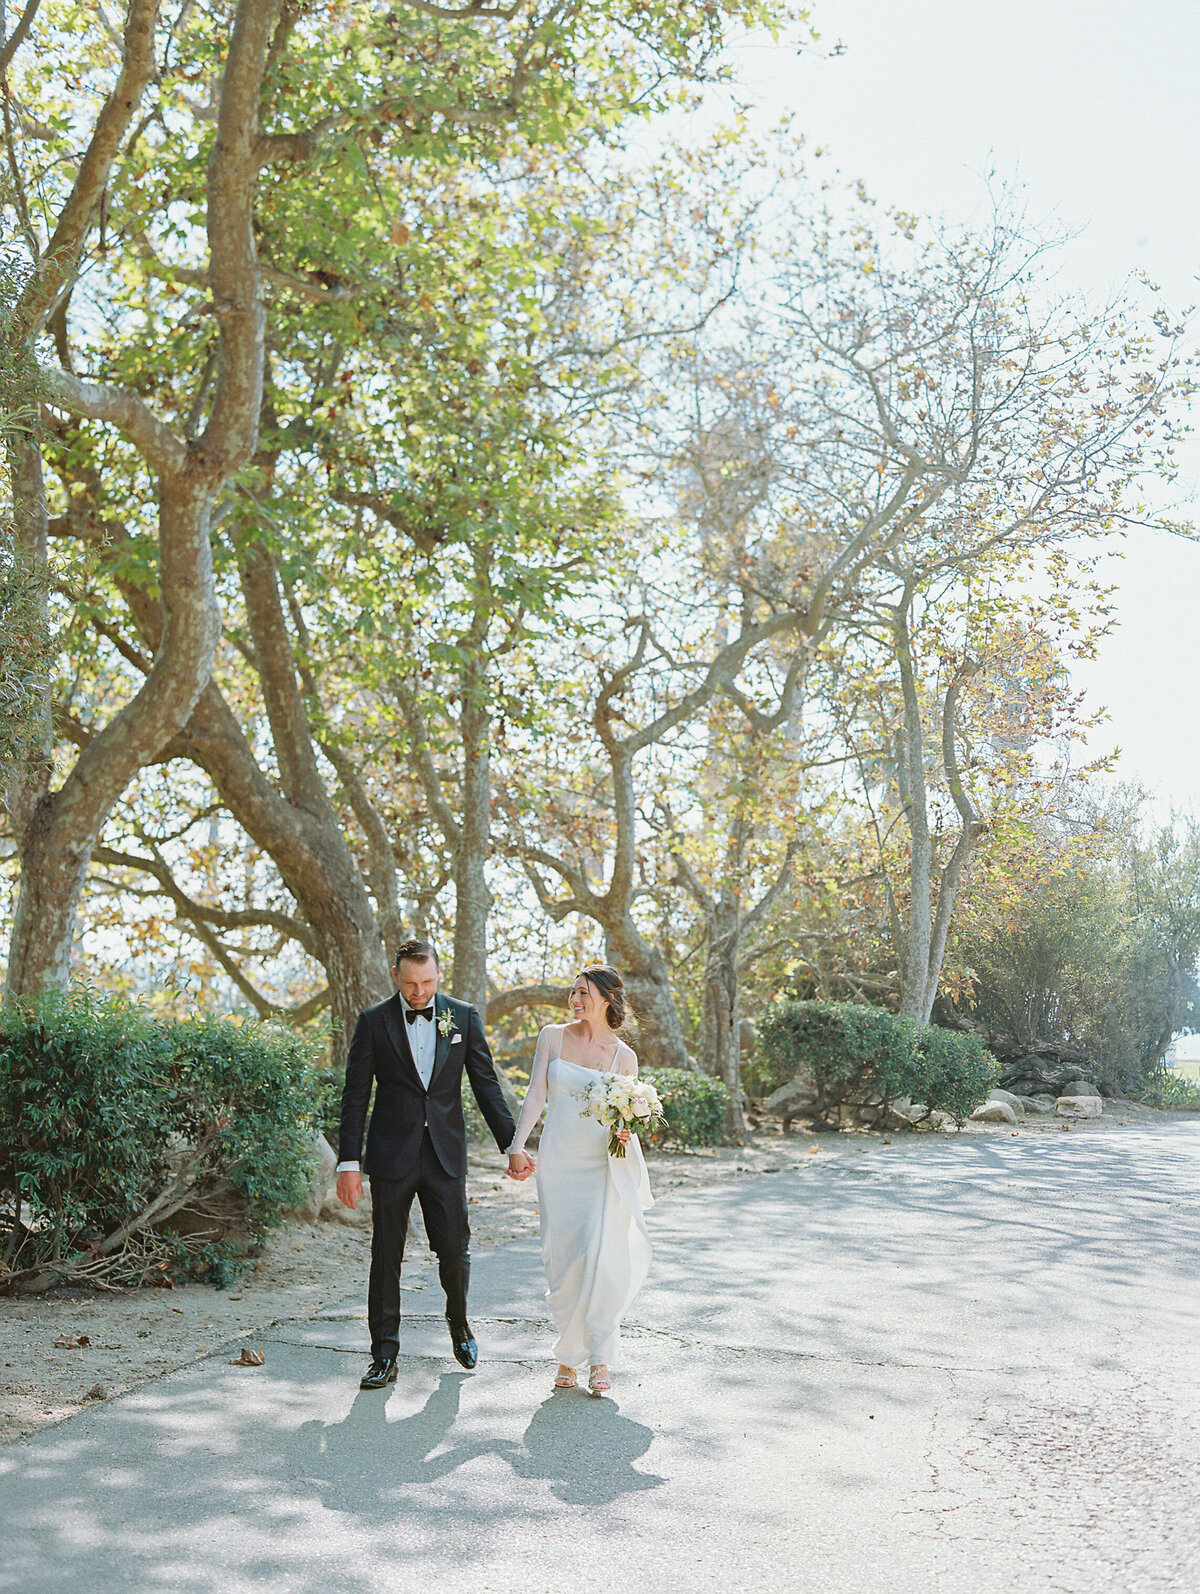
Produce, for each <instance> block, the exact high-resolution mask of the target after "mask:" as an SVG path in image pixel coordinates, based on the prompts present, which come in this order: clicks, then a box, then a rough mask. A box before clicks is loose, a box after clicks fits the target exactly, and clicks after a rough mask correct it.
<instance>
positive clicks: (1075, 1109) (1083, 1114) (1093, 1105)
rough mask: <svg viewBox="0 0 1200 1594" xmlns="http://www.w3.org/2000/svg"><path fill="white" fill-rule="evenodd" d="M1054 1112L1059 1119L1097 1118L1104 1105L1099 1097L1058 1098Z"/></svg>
mask: <svg viewBox="0 0 1200 1594" xmlns="http://www.w3.org/2000/svg"><path fill="white" fill-rule="evenodd" d="M1054 1111H1055V1112H1056V1113H1057V1115H1058V1116H1059V1117H1060V1118H1099V1117H1100V1115H1101V1114H1102V1113H1103V1111H1104V1103H1103V1102H1102V1101H1101V1100H1100V1098H1099V1096H1060V1097H1059V1098H1058V1100H1057V1101H1056V1102H1055V1103H1054Z"/></svg>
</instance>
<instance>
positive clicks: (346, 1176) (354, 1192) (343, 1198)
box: [337, 1168, 363, 1212]
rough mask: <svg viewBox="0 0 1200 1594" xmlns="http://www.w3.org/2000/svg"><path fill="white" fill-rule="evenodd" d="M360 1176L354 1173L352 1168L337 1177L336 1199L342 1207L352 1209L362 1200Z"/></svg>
mask: <svg viewBox="0 0 1200 1594" xmlns="http://www.w3.org/2000/svg"><path fill="white" fill-rule="evenodd" d="M362 1193H363V1188H362V1174H361V1173H355V1172H354V1170H353V1168H347V1169H346V1171H345V1172H344V1173H339V1174H338V1177H337V1198H338V1200H339V1201H340V1202H341V1203H342V1205H343V1206H344V1207H349V1208H350V1210H351V1211H352V1212H353V1210H354V1208H355V1207H356V1206H357V1205H358V1203H359V1202H360V1201H361V1200H362Z"/></svg>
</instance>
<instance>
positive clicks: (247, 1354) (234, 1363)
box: [229, 1345, 267, 1367]
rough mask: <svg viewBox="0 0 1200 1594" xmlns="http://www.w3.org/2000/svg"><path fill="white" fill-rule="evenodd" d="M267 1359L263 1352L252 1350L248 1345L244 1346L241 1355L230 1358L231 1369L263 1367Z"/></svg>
mask: <svg viewBox="0 0 1200 1594" xmlns="http://www.w3.org/2000/svg"><path fill="white" fill-rule="evenodd" d="M266 1359H267V1358H266V1357H265V1356H264V1355H263V1353H262V1351H260V1350H251V1349H250V1347H249V1346H248V1345H243V1346H242V1349H241V1354H240V1355H238V1356H231V1357H230V1359H229V1365H230V1366H231V1367H261V1366H262V1365H263V1363H264V1362H265V1361H266Z"/></svg>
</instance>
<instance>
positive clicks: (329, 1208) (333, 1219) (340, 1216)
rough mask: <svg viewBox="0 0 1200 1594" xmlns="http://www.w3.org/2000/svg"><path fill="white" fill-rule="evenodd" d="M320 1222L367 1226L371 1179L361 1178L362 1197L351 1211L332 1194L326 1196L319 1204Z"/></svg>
mask: <svg viewBox="0 0 1200 1594" xmlns="http://www.w3.org/2000/svg"><path fill="white" fill-rule="evenodd" d="M320 1220H321V1222H322V1223H344V1224H345V1225H346V1227H347V1228H348V1229H361V1228H369V1227H370V1223H371V1181H370V1179H364V1180H363V1193H362V1199H361V1200H360V1201H359V1203H358V1205H357V1206H356V1207H355V1208H354V1210H353V1211H351V1209H350V1208H349V1207H346V1206H343V1205H342V1203H341V1202H340V1201H339V1200H338V1198H337V1196H336V1195H334V1194H332V1193H331V1194H329V1195H328V1196H326V1198H325V1200H324V1202H323V1203H322V1205H321V1211H320Z"/></svg>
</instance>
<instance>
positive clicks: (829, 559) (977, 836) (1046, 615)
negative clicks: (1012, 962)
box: [687, 174, 1192, 1022]
mask: <svg viewBox="0 0 1200 1594" xmlns="http://www.w3.org/2000/svg"><path fill="white" fill-rule="evenodd" d="M767 221H768V223H769V225H767V226H766V228H765V236H764V237H763V238H762V239H761V240H760V247H761V249H762V250H763V252H764V253H765V255H766V256H767V258H768V259H769V260H770V261H771V262H773V263H774V270H773V271H772V273H771V274H770V275H769V276H766V275H764V276H763V277H762V278H761V279H760V280H759V281H758V282H757V283H756V284H755V287H754V289H753V291H752V292H751V293H750V294H749V295H748V298H749V301H750V302H749V304H748V306H747V308H746V309H745V310H744V311H742V312H740V317H739V319H738V320H737V321H736V322H735V324H734V325H733V326H732V327H731V326H729V325H728V323H726V324H724V325H722V326H720V327H718V328H716V329H715V331H716V334H717V336H716V337H715V338H713V339H711V340H710V342H709V343H708V345H707V346H705V345H704V344H703V343H701V342H698V343H697V345H696V347H695V348H694V349H690V350H689V351H688V355H687V357H688V360H689V361H690V363H691V367H692V368H693V369H697V370H699V371H700V372H701V377H702V380H699V381H694V382H693V386H694V388H695V389H696V390H697V391H698V392H700V393H701V395H702V396H703V403H702V404H701V405H699V406H695V407H694V411H695V414H696V415H697V417H698V420H697V421H695V422H693V427H692V433H691V436H692V437H693V438H695V437H697V436H699V435H701V429H702V428H706V429H707V432H708V433H709V434H711V433H712V432H713V430H714V428H715V427H716V426H717V425H721V426H723V427H724V435H725V436H727V437H732V438H734V439H735V440H736V447H735V448H734V449H733V450H732V459H733V471H734V480H735V481H736V480H737V478H738V477H739V476H745V474H746V472H747V471H748V469H749V467H750V466H751V465H754V464H756V477H755V479H756V480H757V482H758V483H759V486H758V489H757V492H756V495H755V497H754V500H753V502H752V504H751V505H750V508H749V512H748V513H747V512H744V511H743V510H741V509H738V511H737V513H736V514H735V515H734V516H733V517H732V518H731V517H729V516H728V515H726V516H725V517H724V518H725V520H726V522H727V523H729V524H731V525H733V524H736V525H737V526H738V527H739V528H741V527H743V526H745V527H749V528H751V530H752V537H751V538H750V539H749V540H748V538H747V533H746V531H745V530H744V529H739V531H738V536H737V539H736V540H734V541H732V542H730V544H729V546H730V548H731V551H732V553H733V554H734V555H735V556H736V561H737V565H738V566H740V568H741V569H742V571H743V572H744V573H745V574H746V575H747V576H751V575H752V580H753V590H754V591H755V593H756V594H757V595H758V598H759V601H765V600H768V599H774V600H775V601H781V600H782V599H783V597H784V596H785V595H786V597H787V600H788V601H789V602H790V603H792V604H794V605H795V606H796V607H797V608H800V609H803V610H804V612H805V616H806V618H805V622H804V626H803V628H802V634H803V635H805V636H806V637H807V638H809V639H810V641H811V642H812V643H813V644H815V645H820V646H823V647H828V648H832V649H833V650H834V653H836V654H838V655H839V656H845V657H847V658H850V657H852V656H853V654H854V649H855V647H856V646H857V645H858V639H860V638H863V637H869V638H870V643H869V648H868V651H871V653H872V658H873V660H874V664H873V665H872V668H875V669H877V670H878V671H879V672H880V677H879V678H880V680H881V681H882V680H884V679H886V680H887V681H888V682H889V686H888V688H887V690H886V691H884V692H883V695H882V696H881V698H880V702H881V703H883V702H884V701H885V700H886V701H887V703H888V707H887V709H886V711H884V715H883V717H884V720H885V725H884V729H885V730H886V735H885V736H884V737H883V744H884V745H886V746H887V747H888V748H890V752H889V753H888V754H887V758H888V760H889V770H890V774H889V777H888V779H889V781H890V790H891V791H892V792H893V793H894V802H895V822H896V823H898V824H899V827H900V829H901V831H902V832H903V834H904V838H905V846H904V852H905V856H906V858H907V864H906V877H905V879H904V882H903V886H902V888H901V887H900V886H899V884H898V882H895V881H894V879H893V877H892V873H891V871H892V869H893V866H892V865H889V887H888V904H889V917H890V923H891V929H892V934H893V937H894V940H895V943H896V955H897V957H898V960H899V982H900V988H899V1003H900V1007H901V1010H902V1011H903V1012H905V1013H907V1014H909V1015H910V1016H912V1017H915V1018H917V1019H919V1020H920V1021H922V1022H924V1021H927V1020H928V1017H929V1014H930V1012H931V1010H932V1004H933V1000H934V997H935V995H936V991H937V985H938V979H939V974H940V969H941V964H942V959H943V956H944V951H945V944H946V934H947V931H948V926H949V923H950V920H951V917H952V915H953V910H954V902H955V894H956V891H957V888H958V884H959V882H960V880H961V878H962V874H963V870H964V868H965V867H966V864H967V861H968V859H969V858H970V856H971V854H972V852H973V851H974V849H975V848H976V847H977V846H978V845H979V842H980V840H981V838H982V836H983V835H984V833H985V830H986V828H987V826H988V823H989V820H988V819H987V818H985V817H984V815H983V814H982V812H981V810H980V805H979V802H978V800H977V799H976V797H975V795H974V794H973V790H972V783H971V779H970V771H969V769H968V768H967V766H966V765H965V764H964V755H963V752H962V742H963V737H964V735H965V734H966V731H965V725H966V719H965V716H966V715H967V713H968V704H973V705H974V712H975V715H976V722H977V723H978V718H979V713H980V707H979V706H980V705H981V704H982V703H984V701H985V700H987V699H989V698H990V700H991V701H993V702H994V703H996V704H997V705H999V706H1000V708H1001V710H1002V713H1006V712H1008V708H1009V707H1010V706H1011V704H1009V703H1008V701H1007V698H1008V697H1009V696H1011V694H1012V692H1016V691H1017V689H1016V687H1011V690H1010V686H1006V684H1005V683H1006V682H1008V683H1012V682H1014V681H1020V680H1024V681H1025V682H1026V683H1027V685H1026V688H1023V689H1022V690H1024V691H1025V696H1026V697H1027V698H1028V700H1029V702H1030V704H1031V705H1033V706H1032V707H1031V709H1030V713H1031V716H1032V717H1034V718H1036V717H1037V716H1038V715H1039V714H1040V715H1042V719H1041V721H1040V722H1039V724H1038V726H1037V728H1036V733H1035V732H1034V731H1032V730H1031V732H1030V737H1031V739H1032V738H1034V737H1035V734H1036V735H1050V734H1052V731H1053V728H1054V726H1055V725H1056V724H1057V723H1058V721H1059V719H1060V718H1062V717H1064V716H1068V717H1069V715H1070V713H1071V712H1072V709H1071V708H1070V706H1069V700H1070V692H1069V689H1068V688H1067V687H1066V686H1064V685H1063V682H1062V678H1061V668H1062V665H1063V662H1064V652H1063V648H1062V643H1063V641H1069V639H1070V637H1071V636H1072V634H1073V632H1074V631H1076V630H1080V628H1082V633H1086V632H1087V630H1088V620H1087V616H1086V613H1082V614H1081V613H1080V612H1079V611H1078V610H1077V609H1076V608H1075V607H1074V606H1073V605H1074V603H1075V593H1074V587H1073V581H1074V578H1073V577H1072V575H1071V573H1070V572H1071V569H1072V565H1071V559H1073V558H1075V557H1076V551H1077V550H1080V549H1082V550H1083V551H1082V552H1078V558H1079V559H1081V560H1082V561H1083V563H1084V565H1085V566H1086V563H1087V558H1088V552H1087V544H1088V543H1089V542H1091V541H1095V540H1097V539H1100V538H1102V537H1104V536H1107V535H1109V534H1110V533H1112V532H1114V531H1116V530H1119V529H1129V528H1134V527H1136V526H1138V525H1140V524H1141V523H1143V521H1144V520H1145V519H1146V518H1147V516H1146V513H1145V511H1144V510H1143V509H1142V507H1141V505H1140V502H1139V498H1140V494H1141V492H1142V490H1143V484H1144V483H1146V482H1147V481H1148V480H1150V479H1151V478H1156V479H1158V480H1160V481H1162V480H1169V479H1170V478H1171V477H1172V475H1173V472H1174V464H1173V443H1172V440H1173V436H1174V432H1175V429H1176V427H1177V425H1178V424H1179V421H1178V418H1179V416H1180V415H1181V413H1182V409H1183V406H1184V404H1185V402H1186V400H1187V398H1188V396H1189V394H1190V392H1191V390H1192V375H1191V371H1190V367H1189V365H1188V362H1187V361H1186V359H1185V358H1184V357H1183V356H1182V354H1181V352H1180V340H1181V336H1182V329H1181V328H1180V327H1179V326H1177V325H1175V324H1174V323H1172V322H1171V321H1169V320H1168V318H1167V317H1166V316H1165V315H1164V314H1162V313H1154V314H1152V315H1148V316H1146V317H1140V316H1139V315H1138V314H1136V313H1135V312H1134V311H1132V310H1120V309H1117V310H1110V311H1108V312H1106V313H1105V314H1103V315H1101V316H1099V317H1096V318H1091V317H1088V316H1086V315H1085V314H1083V313H1082V312H1080V311H1078V310H1077V309H1073V308H1071V307H1069V306H1056V305H1054V304H1053V303H1052V302H1051V300H1050V296H1049V294H1048V292H1047V289H1046V285H1045V281H1044V274H1043V270H1042V256H1043V255H1044V253H1045V245H1044V243H1043V241H1042V240H1040V239H1038V238H1037V237H1034V236H1031V235H1029V234H1028V233H1027V231H1026V230H1025V229H1024V227H1023V226H1022V225H1021V224H1020V222H1019V219H1015V218H1013V216H1012V215H1011V214H1010V213H1008V212H1006V210H1005V209H1004V207H1003V205H998V206H997V207H996V210H995V212H994V214H993V216H992V218H991V220H990V222H989V223H988V224H987V225H986V226H984V227H982V228H980V229H976V230H974V231H968V230H963V231H959V232H956V233H954V234H949V233H946V232H943V231H940V230H937V229H928V228H923V227H922V226H920V225H919V224H918V223H917V222H916V221H915V220H914V219H913V218H911V217H908V216H904V215H891V216H881V215H880V214H879V213H878V212H877V210H876V208H875V207H874V206H873V205H872V204H871V203H870V201H869V200H868V199H867V198H866V196H864V195H863V194H862V193H861V192H855V193H851V194H849V195H843V196H841V198H840V199H837V198H833V197H831V191H829V190H821V191H819V192H817V193H814V192H812V191H811V189H810V190H809V191H807V192H806V191H805V185H804V182H803V180H802V176H801V175H800V174H798V175H797V180H796V183H795V184H794V186H793V187H792V188H791V189H790V190H789V197H788V200H787V203H786V204H784V205H782V206H781V207H780V208H779V210H778V211H776V212H774V213H773V214H770V215H768V217H767ZM1039 306H1040V307H1041V308H1039ZM693 452H694V448H693ZM717 463H718V465H720V463H721V460H720V456H719V455H718V456H717ZM695 474H696V479H697V481H698V483H699V487H700V491H701V492H702V493H703V495H704V497H705V499H706V501H707V502H708V503H709V504H711V506H712V515H713V516H714V517H715V518H720V517H721V514H722V511H723V505H724V504H725V503H726V502H727V501H728V500H729V499H730V496H731V495H730V492H729V486H728V483H729V479H730V466H729V465H728V464H727V465H725V466H724V468H719V469H712V468H709V469H708V471H707V473H703V474H702V473H701V472H699V471H697V472H696V473H695ZM1063 550H1068V551H1070V558H1068V557H1067V556H1065V555H1064V553H1063ZM1031 569H1035V570H1037V571H1039V572H1040V575H1041V580H1042V582H1043V584H1044V585H1045V586H1047V587H1048V588H1049V592H1050V596H1049V598H1047V599H1046V602H1045V604H1044V605H1041V606H1040V607H1039V597H1038V593H1039V588H1038V586H1037V583H1036V582H1033V583H1031V584H1030V585H1029V587H1028V588H1027V589H1026V591H1027V592H1028V594H1029V596H1027V597H1026V596H1023V595H1022V592H1021V590H1020V589H1019V588H1017V587H1014V582H1015V581H1017V580H1018V579H1019V577H1021V576H1022V575H1023V574H1026V573H1028V572H1029V571H1030V570H1031ZM1080 580H1081V582H1082V583H1083V585H1084V587H1086V571H1085V572H1084V573H1083V575H1082V576H1081V577H1080ZM1080 601H1081V602H1082V605H1083V609H1084V610H1085V611H1086V609H1087V607H1088V601H1089V600H1088V597H1087V594H1086V592H1083V593H1082V594H1081V596H1080ZM1084 645H1085V646H1086V645H1087V644H1086V643H1085V644H1084ZM1022 648H1024V650H1025V651H1024V652H1022ZM872 650H873V651H872ZM918 654H920V655H922V656H920V657H918ZM893 691H894V696H890V697H889V695H888V694H889V693H890V692H893ZM1006 694H1007V696H1006ZM1017 695H1018V697H1019V696H1020V693H1019V692H1018V693H1017ZM835 701H836V700H835ZM817 723H818V725H819V724H821V723H823V721H822V718H821V716H820V714H818V716H817ZM998 734H999V733H998ZM877 756H883V755H877ZM934 767H936V768H937V770H938V773H937V775H936V780H937V782H938V784H939V786H940V788H941V791H942V793H943V794H944V796H945V799H946V802H947V804H948V805H949V806H948V810H947V811H945V812H943V813H942V814H941V815H939V816H938V817H936V818H935V816H934V815H933V813H932V800H931V798H930V795H929V785H930V781H931V779H933V778H935V777H933V776H932V775H931V769H932V768H934ZM873 779H874V776H873V774H872V773H871V772H870V771H867V770H865V769H864V773H863V782H864V789H865V790H867V791H870V790H871V787H872V782H873ZM883 833H886V835H887V837H888V844H889V845H890V844H891V843H892V842H894V840H895V826H894V824H893V821H892V819H890V818H889V820H888V821H887V822H886V823H885V824H884V825H883ZM939 833H940V836H941V838H944V839H943V840H939Z"/></svg>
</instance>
